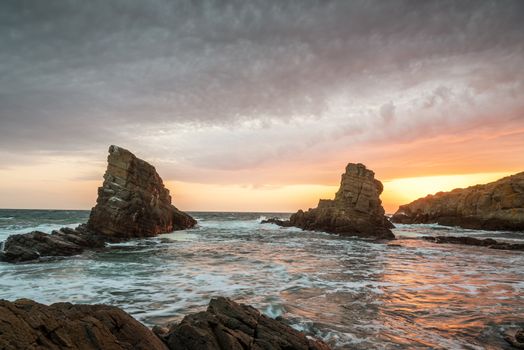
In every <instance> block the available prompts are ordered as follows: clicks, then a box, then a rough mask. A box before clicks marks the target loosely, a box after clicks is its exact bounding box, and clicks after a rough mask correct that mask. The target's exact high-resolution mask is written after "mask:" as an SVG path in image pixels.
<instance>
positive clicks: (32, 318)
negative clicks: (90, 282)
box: [0, 297, 329, 350]
mask: <svg viewBox="0 0 524 350" xmlns="http://www.w3.org/2000/svg"><path fill="white" fill-rule="evenodd" d="M0 349H85V350H90V349H108V350H109V349H112V350H124V349H125V350H132V349H143V350H146V349H147V350H149V349H151V350H167V349H173V350H194V349H206V350H231V349H238V350H241V349H253V350H255V349H266V350H284V349H287V350H291V349H296V350H329V346H328V345H327V344H325V343H323V342H322V341H320V340H316V339H314V338H312V337H309V336H306V335H305V334H304V333H301V332H298V331H296V330H295V329H293V328H291V327H290V326H288V325H286V324H285V323H283V322H281V321H279V320H274V319H271V318H269V317H266V316H264V315H262V314H261V313H260V312H259V311H258V310H257V309H255V308H253V307H251V306H248V305H244V304H238V303H236V302H234V301H232V300H230V299H227V298H223V297H219V298H216V299H212V300H211V302H210V303H209V307H208V308H207V310H206V311H203V312H199V313H196V314H192V315H188V316H186V317H185V318H184V319H183V320H182V322H180V323H179V324H174V325H171V326H170V327H169V328H161V327H155V328H153V330H150V329H149V328H147V327H146V326H144V325H143V324H141V323H140V322H138V321H137V320H135V319H134V318H133V317H131V315H129V314H127V313H126V312H124V311H123V310H121V309H119V308H117V307H114V306H108V305H75V304H71V303H56V304H52V305H49V306H47V305H43V304H39V303H36V302H34V301H32V300H28V299H19V300H16V301H14V302H10V301H7V300H0Z"/></svg>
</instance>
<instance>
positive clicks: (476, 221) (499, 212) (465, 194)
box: [391, 172, 524, 231]
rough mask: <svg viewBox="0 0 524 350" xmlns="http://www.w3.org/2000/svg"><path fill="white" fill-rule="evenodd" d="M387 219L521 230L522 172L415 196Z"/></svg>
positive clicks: (523, 216) (523, 206)
mask: <svg viewBox="0 0 524 350" xmlns="http://www.w3.org/2000/svg"><path fill="white" fill-rule="evenodd" d="M391 220H392V221H393V222H396V223H402V224H429V223H437V224H440V225H446V226H460V227H463V228H469V229H481V230H515V231H524V172H522V173H518V174H516V175H513V176H508V177H505V178H503V179H500V180H498V181H495V182H491V183H488V184H485V185H476V186H472V187H468V188H465V189H455V190H453V191H451V192H439V193H437V194H435V195H428V196H426V197H424V198H419V199H417V200H415V201H413V202H411V203H409V204H406V205H402V206H400V208H399V209H398V211H397V212H396V213H395V214H394V215H393V217H392V218H391Z"/></svg>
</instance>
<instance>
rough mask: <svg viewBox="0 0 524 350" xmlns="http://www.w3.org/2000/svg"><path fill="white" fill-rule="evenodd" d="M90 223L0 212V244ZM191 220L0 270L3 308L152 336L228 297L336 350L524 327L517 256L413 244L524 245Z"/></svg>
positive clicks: (448, 343)
mask: <svg viewBox="0 0 524 350" xmlns="http://www.w3.org/2000/svg"><path fill="white" fill-rule="evenodd" d="M88 215H89V212H88V211H7V210H0V240H2V239H5V238H6V237H7V235H9V234H12V233H21V232H28V231H31V230H33V229H39V230H43V231H46V232H50V231H51V230H52V229H56V228H59V227H62V226H66V225H71V226H75V225H76V224H78V223H82V222H85V221H86V220H87V218H88ZM193 215H194V217H195V218H196V219H197V220H198V227H197V228H196V229H192V230H186V231H177V232H174V233H169V234H165V235H161V236H159V237H156V238H152V239H143V240H136V241H130V242H126V243H121V244H113V245H109V246H108V247H107V248H106V249H104V250H100V251H90V252H87V253H85V254H82V255H80V256H76V257H71V258H67V259H57V260H51V261H48V262H44V263H29V264H16V265H13V264H7V263H0V298H3V299H8V300H15V299H17V298H31V299H34V300H36V301H38V302H42V303H53V302H59V301H69V302H75V303H106V304H111V305H115V306H119V307H122V308H123V309H124V310H126V311H127V312H129V313H131V314H132V315H133V316H134V317H135V318H137V319H138V320H140V321H142V322H144V323H146V324H147V325H149V326H152V325H155V324H159V325H163V324H166V323H169V322H175V321H179V320H181V319H182V317H183V316H184V315H186V314H188V313H191V312H195V311H201V310H203V309H205V307H206V306H207V304H208V302H209V299H210V298H211V297H213V296H218V295H223V296H229V297H232V298H233V299H235V300H237V301H240V302H245V303H248V304H251V305H253V306H255V307H257V308H259V309H260V310H261V311H263V312H264V313H266V314H267V315H269V316H271V317H277V316H283V317H284V318H285V319H287V320H288V321H289V322H290V323H291V324H292V326H293V327H295V328H297V329H300V330H306V331H309V332H311V333H313V334H315V335H316V336H319V337H321V338H322V339H324V340H325V341H327V342H328V343H329V344H330V345H332V346H333V347H334V348H340V349H344V348H347V349H350V348H351V349H501V348H503V349H504V348H508V349H509V347H508V346H507V345H506V343H505V342H504V340H503V339H502V337H501V335H500V333H501V332H502V331H503V330H505V329H507V328H508V327H512V326H515V325H521V322H522V320H523V319H524V255H523V254H522V252H511V251H500V250H490V249H486V248H479V247H468V246H459V245H437V244H433V243H430V242H425V241H423V240H420V239H417V238H416V237H417V236H420V235H445V234H448V235H461V234H464V235H475V236H477V237H497V238H499V239H500V238H501V237H502V238H503V239H509V240H515V241H524V235H523V233H502V232H485V231H471V230H462V229H456V228H445V227H438V226H434V225H398V227H397V229H395V230H394V233H395V235H396V236H397V238H399V239H398V240H396V241H392V242H389V243H388V244H382V243H372V242H369V241H365V240H359V239H351V238H341V237H338V236H334V235H329V234H324V233H315V232H307V231H301V230H299V229H294V228H280V227H277V226H275V225H271V224H264V225H261V224H259V222H260V219H261V218H262V216H264V215H265V216H267V217H270V216H275V215H273V214H260V213H193ZM279 215H280V216H282V217H287V215H283V214H279Z"/></svg>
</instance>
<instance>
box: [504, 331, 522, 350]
mask: <svg viewBox="0 0 524 350" xmlns="http://www.w3.org/2000/svg"><path fill="white" fill-rule="evenodd" d="M504 339H505V340H506V341H507V342H508V343H510V344H511V345H512V346H513V347H514V348H515V349H524V328H520V329H510V330H508V331H506V333H505V334H504Z"/></svg>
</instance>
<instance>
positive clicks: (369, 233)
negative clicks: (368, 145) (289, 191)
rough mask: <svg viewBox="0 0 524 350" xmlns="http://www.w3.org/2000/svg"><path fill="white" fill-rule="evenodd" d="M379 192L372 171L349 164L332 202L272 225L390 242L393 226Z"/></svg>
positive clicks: (380, 184)
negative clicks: (385, 212) (387, 216)
mask: <svg viewBox="0 0 524 350" xmlns="http://www.w3.org/2000/svg"><path fill="white" fill-rule="evenodd" d="M383 189H384V188H383V186H382V183H381V182H380V181H379V180H377V179H375V173H374V172H373V171H371V170H369V169H367V168H366V166H365V165H363V164H354V163H349V164H348V165H347V166H346V172H345V173H344V174H342V179H341V182H340V188H339V190H338V192H337V193H336V195H335V199H332V200H330V199H321V200H320V201H319V202H318V206H317V207H316V208H313V209H309V210H308V211H306V212H304V211H302V210H299V211H298V212H297V213H295V214H293V215H291V217H290V219H289V221H281V222H276V221H275V223H276V224H279V225H281V226H296V227H299V228H302V229H304V230H312V231H324V232H329V233H336V234H340V235H345V236H360V237H368V238H378V239H394V238H395V236H394V235H393V233H392V232H391V228H393V225H392V224H391V223H390V222H389V220H388V219H387V218H386V216H385V215H384V208H383V207H382V201H381V200H380V194H381V193H382V191H383Z"/></svg>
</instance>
